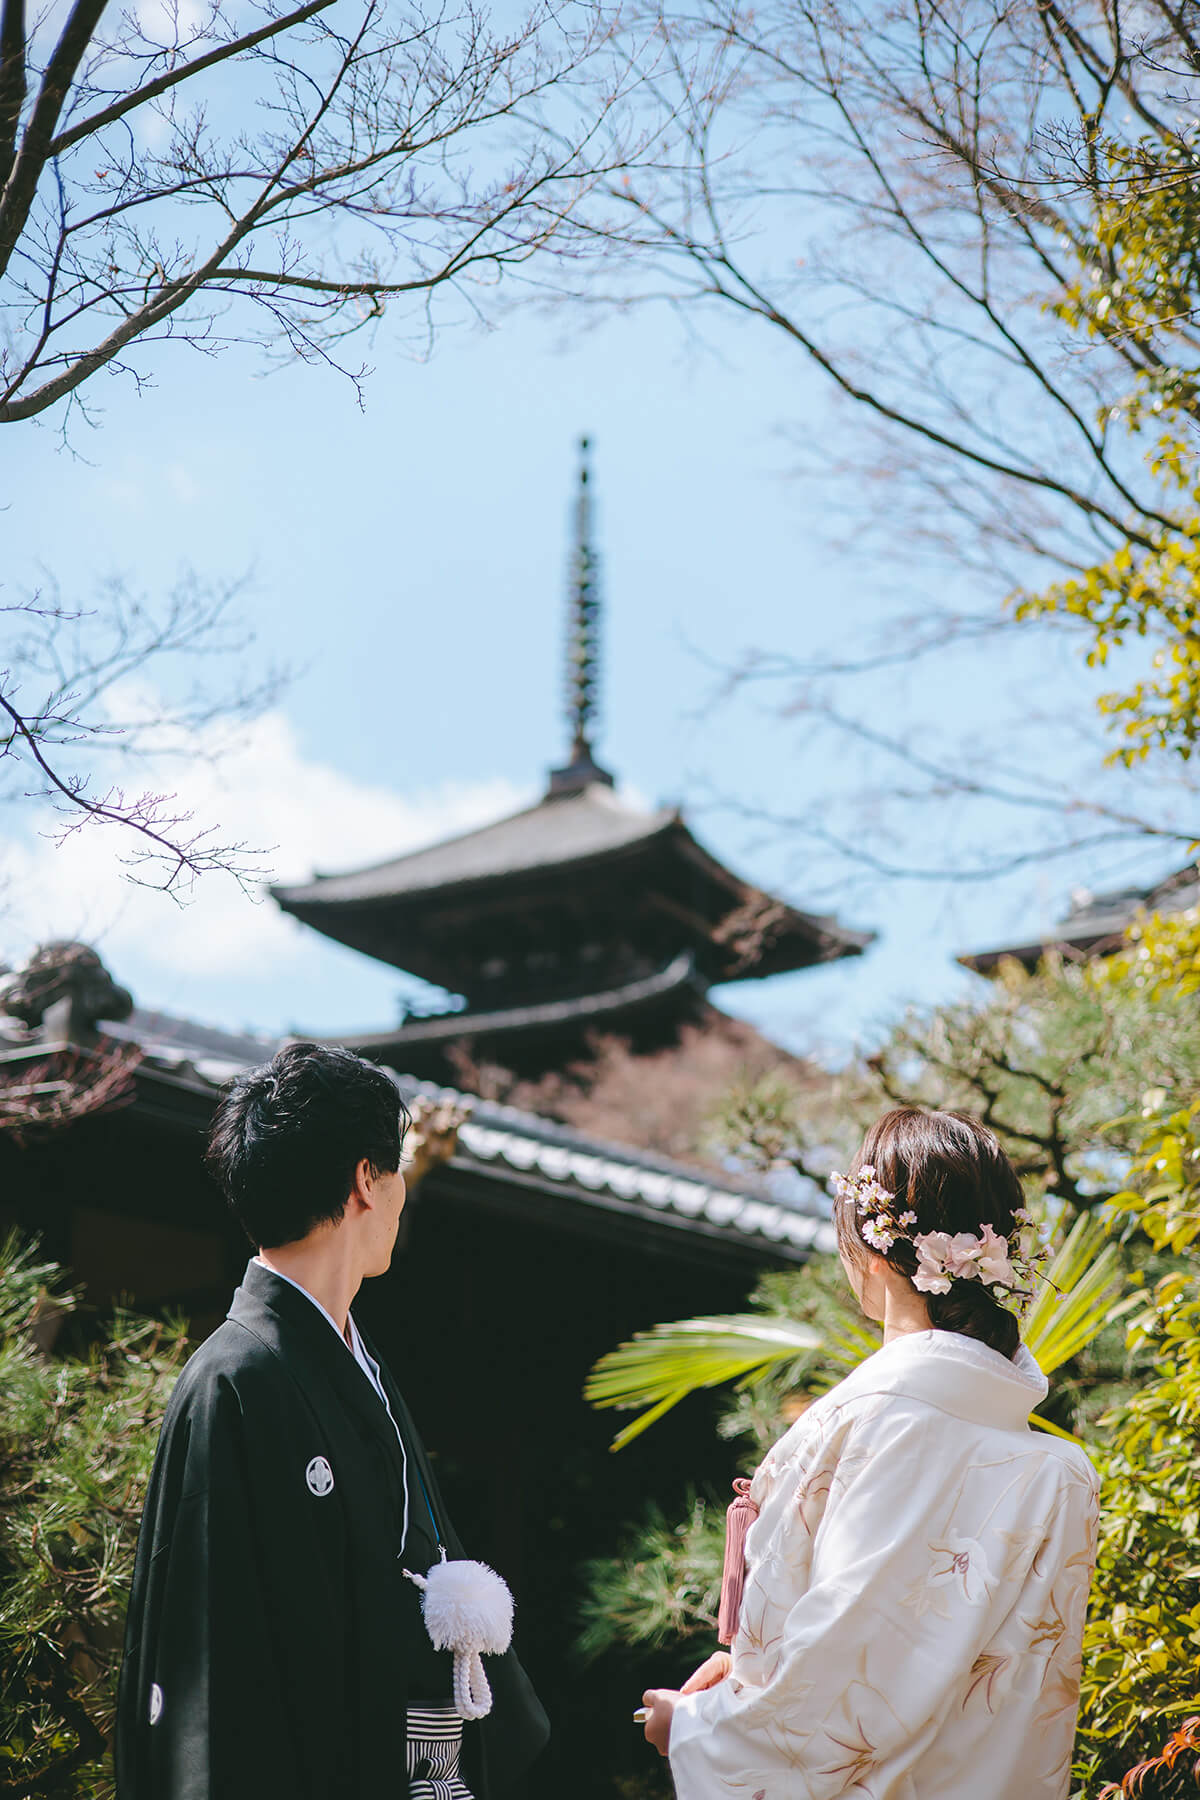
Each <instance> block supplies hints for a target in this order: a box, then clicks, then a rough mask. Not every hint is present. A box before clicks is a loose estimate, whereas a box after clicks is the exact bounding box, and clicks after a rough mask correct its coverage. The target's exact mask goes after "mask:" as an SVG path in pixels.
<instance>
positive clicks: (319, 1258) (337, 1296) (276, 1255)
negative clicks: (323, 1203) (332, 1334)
mask: <svg viewBox="0 0 1200 1800" xmlns="http://www.w3.org/2000/svg"><path fill="white" fill-rule="evenodd" d="M258 1260H259V1261H260V1262H261V1263H263V1264H264V1265H265V1266H266V1267H267V1268H268V1269H274V1271H275V1273H276V1274H277V1275H286V1276H287V1277H288V1279H289V1280H290V1281H294V1282H295V1283H296V1284H297V1286H299V1287H302V1288H303V1289H304V1290H305V1292H306V1293H309V1294H311V1295H312V1297H313V1299H314V1300H319V1301H320V1303H321V1305H322V1306H323V1307H324V1308H325V1311H326V1312H327V1313H328V1314H329V1316H330V1318H331V1319H332V1320H333V1322H334V1324H335V1325H336V1326H337V1328H338V1330H339V1331H340V1332H341V1334H342V1336H343V1337H345V1335H346V1321H347V1319H348V1318H349V1317H350V1307H351V1304H352V1303H353V1300H354V1296H355V1295H356V1294H357V1292H358V1290H359V1288H360V1287H361V1286H362V1270H361V1269H360V1268H359V1267H358V1264H357V1258H356V1257H355V1256H354V1254H353V1246H352V1245H351V1244H350V1243H349V1242H347V1241H346V1239H345V1238H344V1237H343V1236H342V1234H341V1233H340V1232H338V1231H336V1230H334V1231H330V1230H323V1231H321V1230H319V1231H314V1232H310V1234H309V1235H308V1237H306V1238H300V1239H299V1240H298V1241H297V1242H296V1243H294V1244H279V1245H276V1246H275V1248H273V1249H270V1250H264V1249H262V1248H261V1247H260V1249H259V1252H258Z"/></svg>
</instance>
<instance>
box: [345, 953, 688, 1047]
mask: <svg viewBox="0 0 1200 1800" xmlns="http://www.w3.org/2000/svg"><path fill="white" fill-rule="evenodd" d="M695 985H696V981H695V961H694V959H693V957H692V956H691V954H690V952H685V953H684V954H683V955H682V956H677V957H676V958H675V959H674V961H673V962H671V963H669V964H668V966H667V967H666V968H665V969H661V970H659V971H658V972H657V973H655V974H654V975H647V976H644V977H643V978H642V979H641V980H639V981H630V982H627V983H626V984H625V985H624V986H623V987H619V988H610V989H608V990H606V991H605V992H603V993H599V994H584V995H579V996H577V997H576V998H574V999H570V1000H549V1001H545V1002H543V1003H542V1004H540V1005H536V1006H514V1007H506V1008H504V1009H502V1010H500V1009H498V1010H496V1011H494V1012H470V1011H465V1012H457V1013H439V1014H438V1015H437V1016H436V1017H434V1018H429V1019H412V1020H408V1021H406V1022H405V1023H404V1024H403V1025H398V1026H397V1027H396V1029H395V1030H394V1031H373V1032H363V1033H359V1034H355V1035H354V1036H350V1037H347V1036H346V1035H344V1034H343V1035H342V1036H341V1037H339V1038H337V1039H336V1040H332V1039H331V1040H330V1041H331V1042H333V1041H336V1042H337V1043H339V1044H344V1045H346V1047H347V1048H348V1049H351V1050H366V1051H377V1050H385V1049H387V1050H395V1051H396V1052H397V1053H399V1054H403V1051H404V1049H405V1047H406V1046H411V1045H417V1044H439V1043H452V1042H454V1041H455V1040H456V1039H458V1038H465V1037H471V1038H475V1037H486V1038H489V1039H496V1038H502V1037H505V1036H508V1035H511V1034H514V1033H517V1034H524V1033H528V1032H536V1031H547V1030H549V1031H552V1030H555V1029H558V1028H560V1027H563V1026H574V1025H580V1026H582V1025H589V1024H591V1023H593V1022H595V1023H602V1022H606V1021H611V1020H612V1019H614V1018H615V1017H619V1016H622V1015H624V1014H627V1013H630V1012H634V1011H640V1010H641V1009H643V1008H645V1007H647V1006H652V1005H654V1004H655V1003H656V1002H658V1001H661V1000H665V999H669V998H670V997H671V996H672V995H673V994H678V993H680V992H681V991H682V990H684V989H686V988H689V987H692V988H694V987H695Z"/></svg>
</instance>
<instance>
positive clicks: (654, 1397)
mask: <svg viewBox="0 0 1200 1800" xmlns="http://www.w3.org/2000/svg"><path fill="white" fill-rule="evenodd" d="M823 1343H824V1338H823V1336H822V1334H821V1333H820V1332H819V1331H816V1330H814V1329H813V1327H812V1326H811V1325H802V1324H800V1323H799V1322H798V1321H796V1320H795V1319H787V1318H775V1319H772V1318H769V1317H764V1316H763V1315H762V1314H761V1313H731V1314H728V1315H727V1316H724V1317H716V1318H702V1319H682V1320H679V1321H677V1322H675V1323H672V1324H667V1325H655V1326H654V1327H652V1329H651V1330H649V1331H639V1332H638V1333H637V1335H636V1336H635V1337H634V1338H632V1339H631V1340H630V1342H628V1343H625V1344H619V1345H618V1346H617V1348H616V1349H615V1350H610V1351H609V1352H608V1354H607V1355H606V1356H602V1357H601V1358H600V1360H599V1362H598V1363H596V1365H595V1367H594V1368H593V1369H592V1370H591V1371H590V1372H589V1374H588V1377H587V1380H586V1381H585V1383H584V1388H583V1395H584V1399H585V1400H587V1401H588V1402H589V1404H590V1405H592V1406H595V1407H616V1408H618V1409H619V1410H621V1411H625V1410H632V1409H633V1408H634V1407H638V1406H640V1407H646V1408H647V1410H646V1411H645V1412H643V1413H641V1414H639V1416H638V1417H637V1418H636V1419H634V1420H633V1422H632V1423H631V1424H629V1425H627V1426H626V1427H625V1428H624V1430H623V1431H621V1432H619V1433H618V1435H617V1436H616V1437H615V1438H614V1439H613V1442H612V1445H611V1446H610V1448H612V1449H613V1450H621V1449H624V1447H625V1445H626V1444H629V1443H631V1442H632V1441H633V1439H634V1438H635V1437H638V1436H640V1435H641V1433H642V1432H643V1431H645V1430H646V1429H647V1427H648V1426H650V1425H652V1424H653V1423H654V1421H655V1420H656V1419H660V1418H661V1417H662V1415H663V1414H664V1413H665V1412H669V1411H670V1409H671V1407H673V1406H675V1405H676V1404H677V1403H678V1402H679V1401H680V1400H683V1399H685V1398H686V1396H687V1395H688V1394H691V1393H694V1392H695V1391H696V1389H697V1388H713V1387H721V1386H723V1385H724V1383H726V1382H729V1381H735V1382H737V1383H738V1384H739V1385H740V1386H742V1385H745V1384H746V1383H748V1382H751V1381H754V1380H755V1379H757V1378H758V1377H759V1376H761V1375H764V1374H766V1372H767V1370H768V1369H772V1368H774V1367H776V1365H777V1364H779V1363H782V1362H791V1361H794V1360H795V1358H796V1357H798V1356H804V1355H806V1354H807V1353H808V1352H809V1351H812V1350H817V1349H820V1348H821V1346H822V1344H823Z"/></svg>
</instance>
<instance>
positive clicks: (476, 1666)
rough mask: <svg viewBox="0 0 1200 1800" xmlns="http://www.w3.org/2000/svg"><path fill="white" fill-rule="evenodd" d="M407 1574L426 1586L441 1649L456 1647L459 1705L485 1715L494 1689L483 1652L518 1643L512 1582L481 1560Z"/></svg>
mask: <svg viewBox="0 0 1200 1800" xmlns="http://www.w3.org/2000/svg"><path fill="white" fill-rule="evenodd" d="M403 1573H404V1575H405V1577H406V1578H407V1579H408V1580H409V1581H411V1582H412V1583H413V1585H414V1586H415V1587H419V1588H420V1589H421V1590H422V1591H421V1613H422V1616H423V1618H424V1620H425V1629H426V1631H427V1632H428V1633H429V1637H430V1640H431V1642H432V1644H433V1647H434V1649H435V1650H453V1652H454V1707H455V1711H456V1712H457V1713H458V1715H459V1717H460V1718H462V1719H484V1718H486V1717H487V1715H488V1713H490V1712H491V1710H492V1690H491V1687H490V1686H489V1684H488V1678H487V1675H486V1674H485V1672H484V1667H483V1657H484V1656H485V1655H486V1656H500V1655H502V1654H503V1653H504V1651H505V1650H507V1649H508V1646H509V1645H510V1644H511V1643H512V1626H513V1597H512V1594H511V1593H510V1592H509V1588H508V1583H507V1582H506V1581H504V1580H503V1579H502V1578H501V1576H499V1575H497V1573H496V1571H495V1569H489V1568H488V1566H487V1564H486V1563H481V1562H466V1561H463V1562H447V1560H446V1552H445V1551H444V1550H443V1551H442V1560H441V1562H436V1563H434V1565H433V1567H432V1568H431V1569H430V1571H429V1573H428V1574H427V1575H414V1574H412V1573H411V1572H410V1571H409V1570H408V1569H405V1570H404V1571H403Z"/></svg>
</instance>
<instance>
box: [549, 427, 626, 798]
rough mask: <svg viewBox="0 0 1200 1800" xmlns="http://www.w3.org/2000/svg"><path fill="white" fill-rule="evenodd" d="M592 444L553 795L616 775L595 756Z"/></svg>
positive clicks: (584, 454)
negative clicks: (567, 747) (561, 756)
mask: <svg viewBox="0 0 1200 1800" xmlns="http://www.w3.org/2000/svg"><path fill="white" fill-rule="evenodd" d="M590 452H591V442H590V440H589V439H588V438H586V437H583V438H580V440H579V490H578V493H577V494H576V497H575V543H574V548H573V550H572V554H571V578H570V586H569V591H568V596H567V604H568V615H567V671H566V674H567V681H566V702H567V730H568V732H569V734H570V740H571V760H570V762H569V763H568V764H567V766H566V767H565V768H563V769H554V770H552V771H551V774H550V792H551V793H552V794H575V793H579V792H580V791H581V790H582V789H583V788H585V787H590V786H591V784H592V783H593V782H597V781H598V782H603V783H604V784H605V785H606V786H607V787H611V786H612V784H613V778H612V776H611V775H610V774H609V773H608V771H607V770H606V769H602V768H601V767H600V766H599V764H598V763H597V762H596V761H595V759H594V758H593V756H592V733H593V731H594V729H595V725H596V719H597V714H598V711H599V706H598V699H599V686H600V581H599V574H600V560H599V557H598V556H597V554H596V551H595V548H594V546H593V543H592V488H591V462H590Z"/></svg>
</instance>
